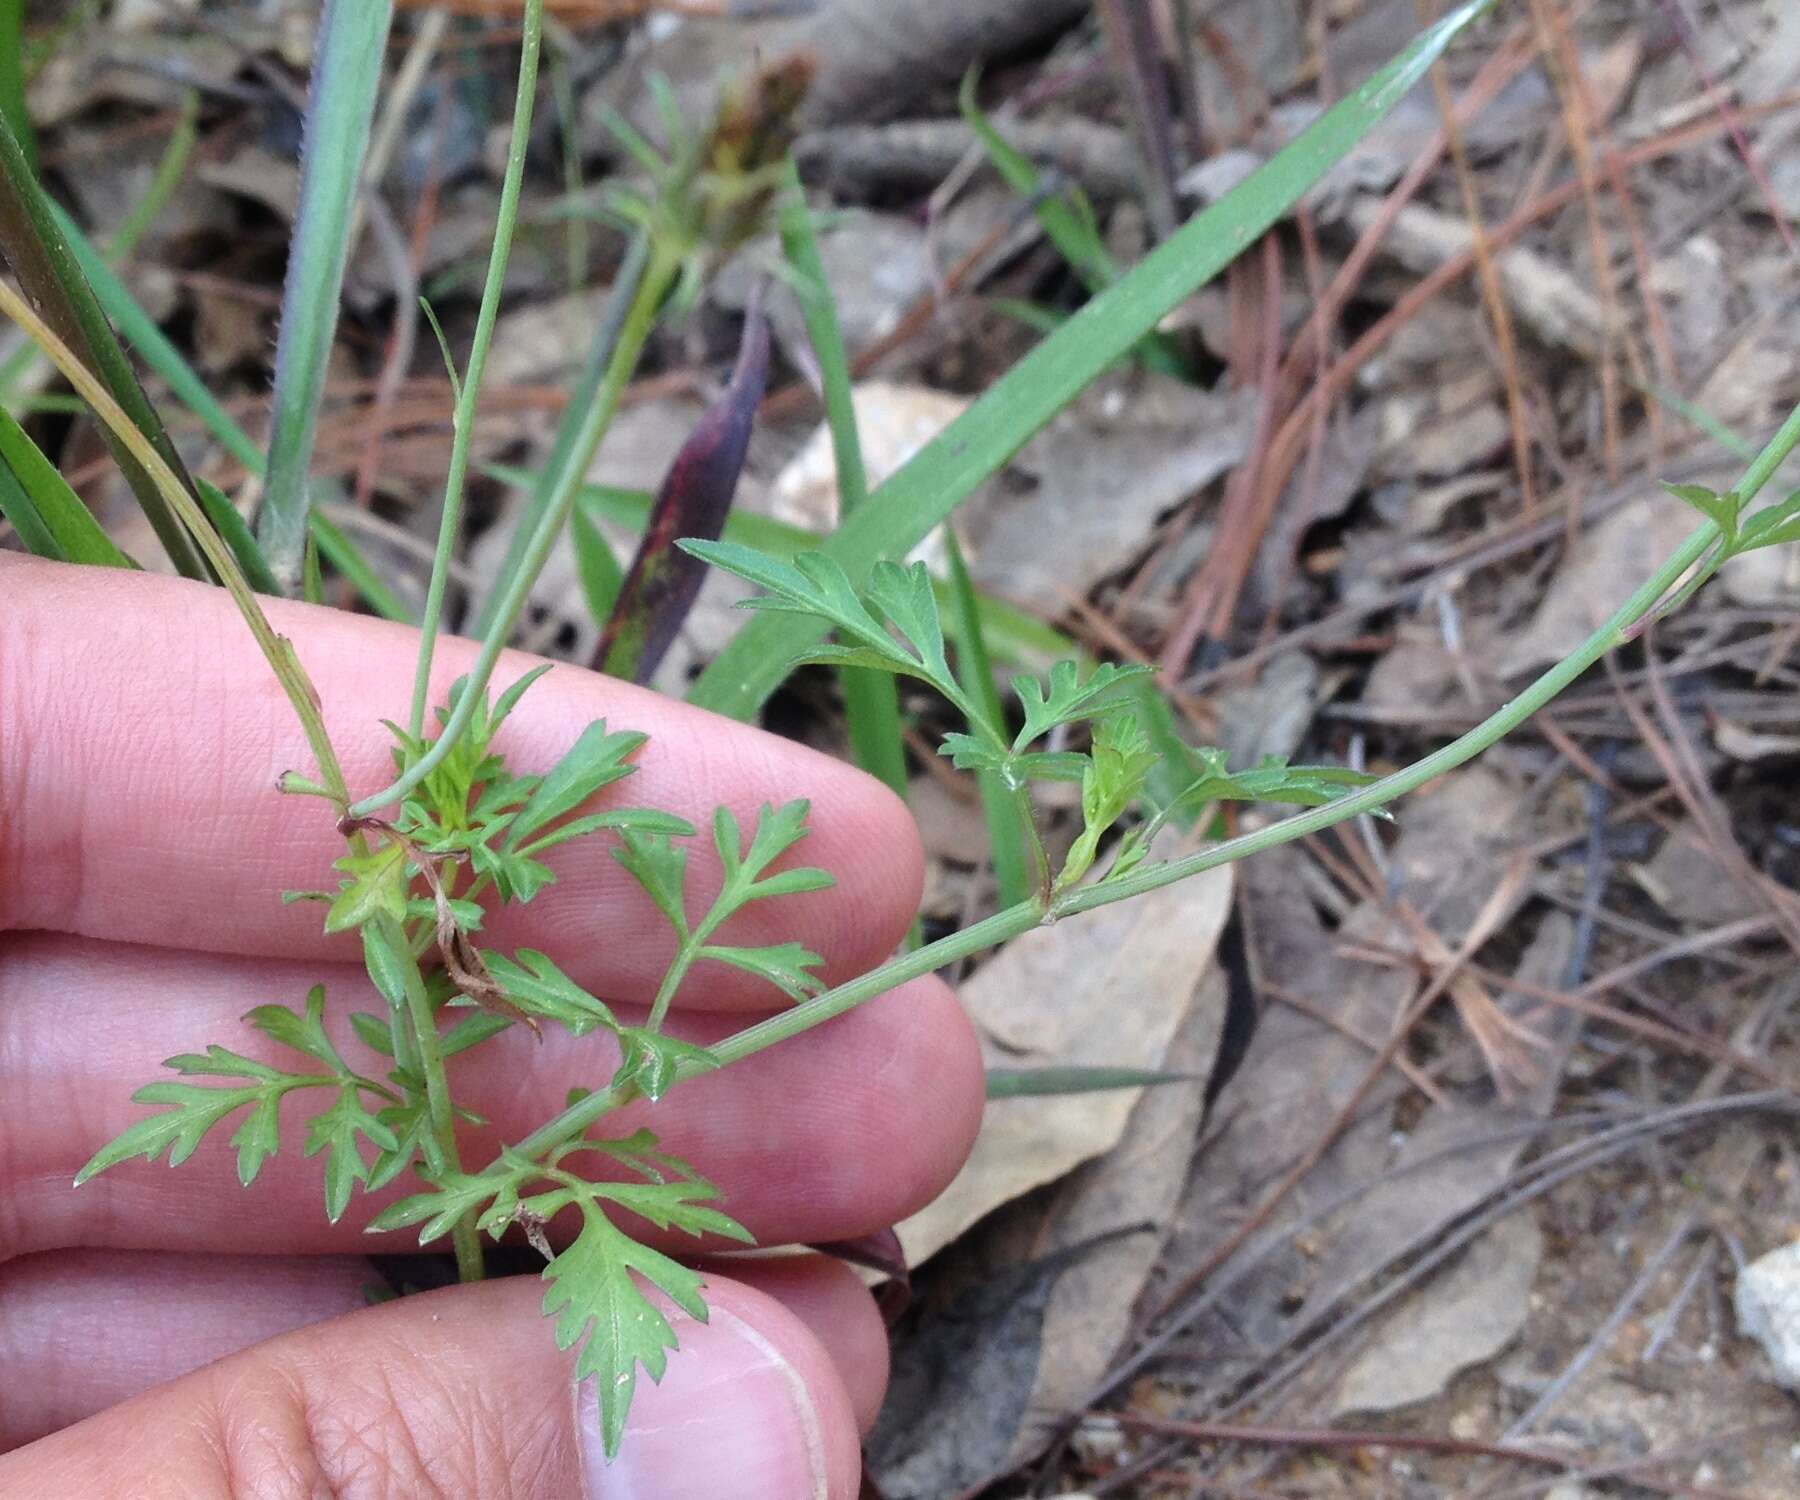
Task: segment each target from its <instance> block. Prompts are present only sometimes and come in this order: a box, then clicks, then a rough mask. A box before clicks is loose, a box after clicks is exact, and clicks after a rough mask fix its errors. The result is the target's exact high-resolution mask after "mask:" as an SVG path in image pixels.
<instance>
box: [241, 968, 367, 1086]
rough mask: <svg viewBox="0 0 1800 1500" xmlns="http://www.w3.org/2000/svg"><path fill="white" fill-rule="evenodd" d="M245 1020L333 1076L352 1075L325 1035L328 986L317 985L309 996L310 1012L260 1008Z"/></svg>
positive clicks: (277, 1007)
mask: <svg viewBox="0 0 1800 1500" xmlns="http://www.w3.org/2000/svg"><path fill="white" fill-rule="evenodd" d="M244 1019H245V1020H246V1021H248V1022H249V1023H250V1024H251V1025H252V1026H254V1027H255V1028H256V1029H257V1030H258V1031H260V1032H262V1033H263V1034H264V1035H265V1036H270V1037H273V1038H274V1039H275V1040H276V1041H278V1042H280V1043H281V1045H282V1046H284V1047H292V1048H293V1049H294V1050H295V1051H296V1052H304V1053H305V1054H306V1055H307V1056H308V1057H310V1058H312V1059H313V1060H314V1061H316V1062H322V1063H324V1064H325V1066H326V1068H327V1069H328V1070H329V1071H331V1072H333V1073H339V1074H344V1073H348V1072H350V1065H349V1064H348V1063H347V1062H345V1061H344V1059H343V1055H342V1054H341V1053H340V1052H339V1051H338V1049H337V1047H336V1045H335V1044H334V1043H333V1042H332V1040H331V1038H330V1037H329V1036H327V1035H326V1034H325V986H324V985H322V984H315V985H314V986H313V987H312V989H311V990H310V991H308V992H307V996H306V1011H305V1013H304V1014H302V1013H301V1012H299V1011H294V1010H290V1009H288V1007H287V1006H285V1005H259V1006H257V1007H256V1008H255V1009H254V1010H252V1011H250V1012H249V1013H248V1014H246V1015H245V1017H244Z"/></svg>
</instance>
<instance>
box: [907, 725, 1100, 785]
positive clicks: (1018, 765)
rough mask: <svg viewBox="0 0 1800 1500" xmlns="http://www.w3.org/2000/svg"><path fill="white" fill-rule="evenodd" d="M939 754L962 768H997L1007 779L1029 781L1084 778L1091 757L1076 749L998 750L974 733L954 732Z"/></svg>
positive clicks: (948, 736) (946, 740)
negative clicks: (1015, 752)
mask: <svg viewBox="0 0 1800 1500" xmlns="http://www.w3.org/2000/svg"><path fill="white" fill-rule="evenodd" d="M938 754H939V755H943V756H947V757H949V760H950V763H951V764H952V765H953V766H955V767H956V768H957V770H959V771H994V772H997V773H998V774H999V775H1000V776H1001V777H1002V778H1003V779H1010V780H1016V781H1019V782H1021V783H1022V782H1025V781H1080V780H1081V778H1082V776H1083V775H1084V774H1086V772H1087V757H1086V756H1085V755H1083V754H1081V753H1080V752H1079V751H1075V750H1031V751H1027V752H1026V753H1024V754H1023V755H1015V754H1012V753H1010V752H1008V751H1004V750H996V749H994V748H993V746H991V745H988V744H986V743H984V742H983V741H981V740H978V739H976V738H975V737H974V736H973V735H967V734H958V733H954V732H952V733H950V734H947V735H945V736H944V737H943V739H942V740H941V741H940V742H939V744H938Z"/></svg>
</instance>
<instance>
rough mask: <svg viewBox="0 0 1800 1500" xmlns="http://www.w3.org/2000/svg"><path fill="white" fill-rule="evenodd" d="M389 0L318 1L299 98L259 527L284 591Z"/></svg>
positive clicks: (289, 586)
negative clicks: (293, 194) (290, 234)
mask: <svg viewBox="0 0 1800 1500" xmlns="http://www.w3.org/2000/svg"><path fill="white" fill-rule="evenodd" d="M393 18H394V6H393V0H325V10H324V14H323V15H321V16H320V18H319V38H318V50H317V52H316V54H315V56H314V59H313V78H312V92H311V97H310V98H309V99H308V101H307V106H306V137H305V140H306V144H305V149H304V150H303V151H302V153H301V163H300V211H299V213H298V215H297V216H296V217H295V220H294V238H293V242H292V244H291V245H290V246H289V248H288V269H287V283H286V285H285V286H284V287H283V289H282V294H281V331H280V333H279V335H278V336H277V338H276V342H275V421H274V426H273V429H272V430H271V432H270V436H269V474H268V485H267V488H266V490H265V491H264V494H263V505H262V514H261V516H260V517H259V519H258V523H257V535H258V538H259V539H260V541H261V542H262V547H263V552H264V554H265V555H266V556H267V557H268V559H269V566H270V567H271V568H272V569H273V570H274V573H275V577H276V578H277V579H278V580H280V582H281V583H282V585H283V587H284V589H286V590H288V591H290V592H291V591H292V590H293V589H294V588H295V587H296V586H297V585H298V583H299V580H300V571H301V566H302V561H303V558H302V554H303V553H304V551H305V546H306V517H307V511H308V509H309V505H308V494H307V476H308V473H309V471H310V469H311V467H312V453H313V439H314V436H315V434H316V433H317V431H318V424H319V402H320V400H321V398H322V397H323V396H324V394H325V370H326V364H327V360H328V358H329V356H330V353H331V345H332V340H333V339H334V338H335V337H336V334H337V323H338V304H339V301H340V299H341V297H342V294H343V288H344V264H345V261H346V260H347V259H348V257H349V253H350V240H351V238H352V236H353V235H354V233H355V209H356V195H357V190H358V188H359V187H360V185H361V179H362V165H363V157H364V155H365V153H366V152H367V151H368V147H369V126H370V122H371V120H372V119H373V117H374V113H375V93H376V90H377V89H378V88H379V87H380V85H381V65H382V62H383V60H384V58H385V56H386V53H387V36H388V27H389V25H390V24H391V23H392V21H393Z"/></svg>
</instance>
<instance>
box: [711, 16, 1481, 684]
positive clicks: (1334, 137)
mask: <svg viewBox="0 0 1800 1500" xmlns="http://www.w3.org/2000/svg"><path fill="white" fill-rule="evenodd" d="M1486 3H1487V0H1469V3H1467V4H1464V5H1461V6H1458V7H1457V8H1456V9H1455V10H1453V11H1451V12H1450V13H1449V15H1447V16H1446V17H1445V18H1444V19H1443V20H1441V21H1439V22H1437V23H1436V24H1435V25H1432V26H1430V27H1428V28H1426V30H1425V31H1423V32H1422V33H1421V34H1420V35H1419V36H1418V37H1417V38H1416V39H1415V40H1414V41H1413V42H1412V44H1411V45H1410V46H1408V47H1407V48H1406V49H1405V50H1404V51H1403V52H1402V53H1401V54H1400V55H1399V56H1398V57H1396V58H1395V59H1394V60H1393V61H1392V62H1390V63H1389V64H1388V65H1387V66H1386V67H1384V68H1381V69H1380V70H1378V71H1377V72H1376V73H1375V74H1374V75H1373V76H1372V77H1371V78H1370V79H1369V80H1368V81H1367V82H1366V83H1364V84H1363V85H1362V86H1361V87H1360V88H1358V89H1357V90H1355V91H1354V92H1353V93H1351V94H1350V95H1348V96H1347V97H1346V98H1344V99H1343V100H1342V101H1341V102H1340V103H1339V104H1337V105H1336V106H1334V107H1333V108H1332V109H1331V110H1329V111H1328V112H1327V113H1326V114H1325V115H1323V116H1322V117H1321V118H1320V119H1319V120H1318V121H1316V122H1315V123H1314V124H1313V125H1312V126H1311V127H1310V128H1309V129H1307V130H1306V131H1305V132H1303V133H1302V134H1301V135H1300V136H1299V137H1298V138H1297V139H1295V140H1294V141H1293V142H1291V143H1290V144H1289V145H1288V146H1287V147H1286V148H1285V149H1283V150H1282V151H1281V152H1279V153H1278V154H1277V155H1276V156H1274V157H1273V158H1272V159H1271V160H1270V161H1269V162H1267V163H1266V164H1265V165H1264V166H1263V167H1262V168H1261V169H1260V170H1258V171H1257V172H1256V173H1254V174H1253V175H1252V176H1250V177H1249V178H1247V179H1246V180H1245V181H1244V182H1242V183H1240V184H1239V185H1238V186H1237V187H1236V188H1235V189H1233V190H1232V191H1231V192H1230V193H1228V194H1226V195H1225V196H1224V197H1223V198H1221V199H1220V200H1219V201H1218V202H1217V203H1215V204H1214V205H1213V206H1212V207H1211V208H1208V209H1206V210H1205V211H1204V212H1202V213H1200V214H1197V215H1196V216H1195V217H1194V218H1193V219H1191V220H1189V221H1188V223H1187V224H1186V225H1184V226H1183V227H1182V228H1181V229H1180V230H1179V231H1177V232H1176V233H1175V234H1174V235H1173V236H1172V237H1171V238H1169V239H1168V240H1166V241H1164V242H1163V244H1162V245H1160V246H1158V247H1157V249H1155V250H1154V251H1152V252H1151V253H1150V254H1149V255H1148V256H1146V257H1145V258H1144V259H1143V260H1142V261H1141V262H1140V263H1139V264H1138V265H1136V266H1135V267H1133V268H1132V270H1131V271H1130V272H1129V273H1128V274H1127V275H1125V276H1124V277H1122V278H1120V280H1119V281H1118V282H1116V283H1115V284H1114V285H1113V286H1111V287H1109V288H1108V289H1107V290H1106V291H1105V292H1103V293H1101V294H1100V295H1099V296H1097V297H1095V298H1094V299H1093V300H1092V301H1090V302H1089V303H1088V304H1087V305H1086V306H1085V307H1083V308H1082V309H1081V311H1079V312H1078V313H1076V314H1075V315H1074V316H1073V317H1072V318H1070V319H1069V321H1068V322H1067V323H1065V324H1064V325H1063V326H1062V327H1061V328H1059V329H1058V330H1057V331H1056V332H1055V333H1053V334H1051V335H1050V337H1048V338H1047V339H1045V340H1044V341H1043V342H1042V343H1041V344H1039V345H1038V346H1037V347H1036V348H1035V349H1033V350H1032V351H1031V353H1029V354H1027V355H1026V356H1025V357H1024V358H1023V359H1022V360H1020V361H1019V363H1018V364H1017V365H1015V366H1014V367H1013V368H1012V369H1011V370H1010V371H1008V372H1007V374H1006V375H1005V376H1004V377H1002V379H1001V380H1000V381H999V382H997V383H996V384H995V385H994V386H993V387H992V388H991V389H990V390H989V391H988V392H987V394H986V395H984V396H983V397H982V398H981V399H980V400H979V401H977V402H976V403H975V404H974V405H973V406H971V407H970V408H969V409H968V411H966V412H964V413H963V415H962V416H960V417H958V418H957V419H956V420H955V421H954V422H952V423H951V424H950V425H949V426H948V427H947V428H945V429H944V431H943V432H942V433H940V434H939V435H938V437H937V438H936V439H935V440H934V441H933V442H932V443H930V444H929V445H928V446H927V447H925V448H923V449H922V450H920V452H919V453H918V454H917V455H915V456H914V458H913V459H912V461H911V462H910V463H908V464H907V465H906V466H905V467H904V468H902V469H901V470H900V471H899V472H898V473H897V474H895V475H894V476H893V477H892V478H891V479H889V480H888V481H887V483H886V484H884V485H882V486H881V488H880V490H878V491H877V492H876V493H875V494H874V495H872V496H871V497H870V503H869V504H868V505H866V506H864V507H863V508H862V509H861V510H860V511H858V512H857V513H856V514H855V515H854V516H851V517H849V518H848V519H847V520H846V521H845V522H844V524H843V526H841V527H840V528H839V529H838V531H837V533H836V535H834V536H832V537H831V538H830V540H828V541H827V542H826V543H825V546H824V548H823V550H824V552H825V554H826V555H827V556H828V557H831V558H832V559H833V560H834V561H836V562H837V563H839V564H840V565H841V566H843V567H844V568H845V569H846V571H848V572H849V574H850V576H851V577H852V579H855V580H859V581H860V580H861V579H862V578H863V577H864V576H865V575H866V574H867V572H868V569H869V568H870V566H871V565H872V564H873V563H875V562H876V561H878V560H879V559H881V558H884V557H885V558H891V557H900V556H903V555H904V554H905V553H906V552H907V551H908V550H909V549H910V548H912V547H914V546H916V545H917V544H918V543H919V542H920V541H921V540H922V539H923V538H924V536H925V535H926V534H927V533H928V532H929V531H930V530H931V529H932V527H934V526H936V525H937V524H938V523H939V522H940V521H942V520H943V519H944V518H945V517H946V516H948V515H949V514H950V513H951V512H952V511H953V510H955V508H956V507H957V506H958V505H960V504H961V503H962V502H963V501H964V500H965V499H967V498H968V496H969V495H970V494H971V493H972V492H973V491H974V489H975V488H976V486H977V485H979V484H981V483H982V482H983V481H984V480H985V479H987V478H988V477H989V476H990V475H991V474H993V473H994V472H995V471H996V470H997V469H999V468H1000V466H1001V465H1002V464H1004V463H1006V461H1007V460H1008V459H1010V458H1011V457H1012V456H1013V454H1014V453H1016V452H1017V451H1018V450H1019V448H1020V447H1021V446H1023V444H1024V443H1025V442H1026V441H1027V440H1028V439H1029V438H1030V437H1031V436H1032V434H1034V433H1035V432H1037V431H1038V429H1039V428H1041V427H1043V426H1044V425H1045V424H1046V423H1047V422H1048V421H1049V420H1050V419H1051V418H1052V417H1054V416H1055V415H1056V413H1057V412H1059V411H1061V410H1062V409H1063V408H1064V407H1065V406H1067V405H1068V404H1069V403H1070V402H1071V401H1073V400H1074V399H1075V397H1076V396H1077V395H1079V394H1080V393H1081V391H1082V390H1083V389H1085V388H1086V386H1087V385H1088V384H1089V383H1090V382H1091V381H1092V380H1093V379H1094V377H1095V376H1096V375H1097V374H1098V373H1099V372H1100V371H1102V370H1104V369H1105V368H1106V367H1107V366H1108V365H1110V364H1112V363H1113V361H1114V360H1116V359H1118V358H1119V357H1120V356H1121V355H1123V354H1124V353H1125V352H1126V351H1127V350H1128V349H1130V348H1131V347H1132V345H1134V344H1135V343H1137V342H1138V340H1140V339H1141V338H1143V336H1144V335H1145V334H1146V333H1149V332H1150V331H1151V330H1152V329H1153V328H1155V326H1156V324H1157V322H1158V321H1159V320H1160V319H1161V318H1163V317H1164V316H1165V315H1166V314H1167V313H1168V312H1169V311H1170V310H1171V309H1173V308H1174V307H1175V306H1176V304H1177V303H1179V302H1181V301H1182V300H1183V299H1184V298H1186V297H1189V296H1191V295H1192V294H1193V293H1194V292H1196V291H1197V290H1199V288H1201V287H1202V286H1204V285H1205V284H1206V283H1207V282H1208V281H1210V280H1211V279H1212V278H1213V277H1214V276H1216V275H1217V274H1218V273H1219V272H1220V271H1221V270H1222V269H1223V268H1224V267H1225V266H1226V265H1228V264H1229V263H1230V262H1231V261H1232V260H1233V259H1235V258H1236V257H1237V255H1238V254H1239V252H1240V251H1242V250H1243V249H1245V248H1246V247H1247V246H1249V245H1250V244H1252V243H1253V242H1254V241H1255V239H1256V237H1257V236H1258V235H1260V234H1262V233H1263V232H1264V231H1265V230H1267V229H1268V228H1269V227H1270V226H1271V225H1273V224H1274V223H1275V222H1276V221H1277V220H1278V219H1279V218H1280V217H1281V215H1282V214H1284V213H1285V212H1286V211H1287V210H1288V208H1289V207H1291V206H1292V205H1293V204H1294V202H1295V201H1296V200H1298V199H1299V197H1300V195H1301V194H1302V193H1304V192H1305V191H1306V190H1307V189H1308V188H1309V187H1311V186H1312V185H1313V183H1315V182H1317V181H1318V180H1319V178H1320V177H1321V176H1323V175H1324V174H1325V172H1326V171H1328V170H1329V169H1330V168H1331V167H1332V166H1333V165H1334V164H1335V163H1336V162H1337V161H1338V160H1340V159H1341V158H1342V157H1343V156H1344V154H1345V153H1346V152H1348V151H1349V150H1350V148H1351V147H1352V146H1354V145H1355V144H1356V142H1357V141H1358V140H1360V139H1361V138H1362V136H1363V135H1365V134H1366V133H1367V132H1368V131H1369V129H1370V128H1371V127H1373V125H1374V124H1375V123H1376V121H1378V120H1379V119H1381V117H1382V116H1383V115H1385V114H1386V113H1387V112H1388V111H1389V110H1390V109H1391V108H1393V106H1394V105H1395V104H1396V103H1398V102H1399V100H1400V98H1401V97H1402V96H1403V95H1404V94H1405V93H1406V92H1407V91H1408V90H1410V89H1411V88H1412V86H1413V85H1414V84H1415V83H1417V82H1418V81H1419V80H1420V79H1421V78H1422V77H1424V76H1425V72H1426V70H1427V68H1429V66H1430V65H1431V63H1432V61H1433V60H1434V59H1435V58H1436V57H1437V56H1438V55H1439V54H1440V53H1441V52H1442V51H1443V50H1444V48H1445V47H1447V46H1448V45H1449V44H1450V42H1451V40H1452V39H1453V38H1454V37H1455V36H1456V35H1457V34H1458V33H1459V32H1460V31H1461V30H1462V29H1463V28H1464V27H1465V26H1467V25H1468V24H1469V22H1470V21H1472V20H1474V18H1475V17H1476V16H1477V15H1478V14H1480V13H1481V11H1482V10H1484V9H1485V8H1486ZM823 634H824V630H823V628H822V626H821V625H820V624H819V623H818V622H816V621H813V620H808V619H806V618H804V617H801V616H797V615H777V614H764V615H762V616H760V617H758V618H757V619H755V620H753V621H752V622H751V624H750V625H748V626H747V627H746V628H745V629H744V630H743V631H741V632H740V633H739V634H738V636H737V637H736V638H735V639H734V640H733V641H732V642H731V644H730V645H729V646H727V647H726V648H725V650H724V651H722V652H721V653H720V654H719V656H718V658H717V659H716V660H715V661H714V662H713V663H712V665H711V666H710V667H708V668H707V670H706V671H705V673H704V674H702V676H701V678H700V680H699V681H698V682H697V683H696V684H695V685H694V691H693V692H692V693H691V694H690V695H689V698H690V701H692V702H694V703H697V704H699V705H700V706H701V707H703V708H710V709H713V710H715V711H717V712H719V713H723V714H727V715H729V716H731V717H733V718H738V719H747V718H750V717H751V716H753V715H754V714H755V713H756V712H757V710H758V709H759V708H761V706H762V704H763V702H764V701H765V700H766V699H767V698H768V696H769V694H770V693H771V692H773V691H774V690H775V688H776V687H777V686H778V685H779V684H780V682H781V681H782V679H783V678H784V677H785V676H786V675H787V671H788V666H789V664H790V663H791V662H792V661H793V659H794V658H795V657H796V656H798V655H799V654H800V653H801V652H803V651H804V650H805V649H806V648H807V647H808V646H810V645H811V644H812V643H813V642H815V641H817V640H818V639H819V638H820V637H821V636H822V635H823Z"/></svg>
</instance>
